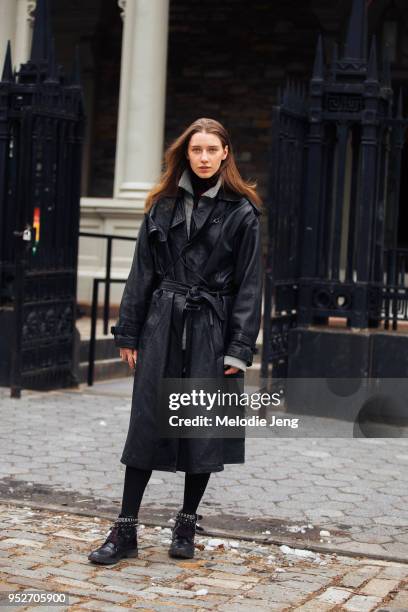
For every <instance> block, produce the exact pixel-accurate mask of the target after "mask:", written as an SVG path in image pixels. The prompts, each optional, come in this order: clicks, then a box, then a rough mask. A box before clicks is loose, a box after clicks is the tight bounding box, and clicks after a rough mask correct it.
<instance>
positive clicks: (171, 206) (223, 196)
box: [149, 169, 242, 241]
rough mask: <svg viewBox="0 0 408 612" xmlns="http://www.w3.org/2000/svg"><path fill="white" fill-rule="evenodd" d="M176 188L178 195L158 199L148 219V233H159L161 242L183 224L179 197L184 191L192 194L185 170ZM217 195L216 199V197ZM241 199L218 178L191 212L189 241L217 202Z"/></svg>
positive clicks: (183, 216) (181, 199) (182, 203)
mask: <svg viewBox="0 0 408 612" xmlns="http://www.w3.org/2000/svg"><path fill="white" fill-rule="evenodd" d="M178 187H179V192H178V195H173V196H163V197H162V198H160V205H159V206H157V207H156V206H155V209H156V210H155V213H154V215H153V217H154V218H151V217H150V224H149V227H150V231H155V230H157V231H159V235H160V238H159V239H160V240H161V241H163V240H167V234H168V231H169V229H171V228H173V227H176V226H177V225H179V224H180V223H183V222H185V219H186V217H185V209H184V202H183V197H180V196H182V193H181V192H182V190H185V191H187V192H188V193H190V194H192V193H193V190H192V187H191V181H190V178H189V176H188V171H187V169H186V170H185V171H184V172H183V174H182V175H181V177H180V180H179V183H178ZM190 190H191V191H190ZM217 195H218V197H216V196H217ZM241 199H242V196H240V195H238V194H237V193H234V192H232V191H230V190H229V189H227V188H226V187H225V186H224V185H223V182H222V178H221V177H220V178H219V179H218V181H217V183H216V184H215V185H214V186H213V187H211V188H210V189H209V190H208V191H206V192H205V193H203V194H202V197H201V198H200V201H199V202H198V204H197V207H196V208H195V209H194V210H193V218H194V223H195V227H196V229H195V232H194V234H192V235H191V234H190V240H192V239H193V238H195V236H196V235H197V234H198V232H199V230H201V228H202V227H203V226H204V225H205V223H206V221H207V220H208V217H209V216H210V214H211V213H212V212H213V211H214V210H215V208H216V205H217V202H221V201H222V202H239V201H240V200H241ZM158 204H159V203H158ZM149 233H150V232H149Z"/></svg>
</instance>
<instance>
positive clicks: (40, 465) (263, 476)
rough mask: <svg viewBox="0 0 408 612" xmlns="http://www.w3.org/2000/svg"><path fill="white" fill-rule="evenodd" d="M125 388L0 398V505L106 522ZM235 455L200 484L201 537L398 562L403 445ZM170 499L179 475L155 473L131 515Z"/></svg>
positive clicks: (405, 476) (339, 443) (250, 448)
mask: <svg viewBox="0 0 408 612" xmlns="http://www.w3.org/2000/svg"><path fill="white" fill-rule="evenodd" d="M131 382H132V381H131V379H123V380H121V381H113V382H111V383H99V384H96V385H95V386H94V387H93V388H92V389H88V388H87V387H86V386H83V387H81V388H80V389H79V390H65V391H55V392H49V393H36V392H28V391H25V392H23V396H22V399H21V400H12V399H10V398H9V395H8V390H6V389H2V390H0V415H1V430H0V498H1V499H3V500H4V499H15V500H17V501H18V500H25V501H26V502H27V503H34V502H35V503H37V504H47V503H50V504H53V505H54V506H55V505H57V506H60V507H62V506H69V507H70V508H71V509H74V510H75V509H80V510H81V509H84V510H88V511H91V512H93V513H95V514H98V515H99V516H106V517H112V516H116V514H117V512H118V509H119V507H120V501H121V496H122V486H123V475H124V469H125V468H124V466H123V465H122V464H121V463H120V461H119V460H120V455H121V452H122V448H123V444H124V440H125V436H126V433H127V426H128V420H129V411H130V393H131ZM246 448H247V459H246V463H245V465H237V466H226V469H225V470H224V471H223V472H221V473H217V474H214V475H212V477H211V479H210V484H209V488H208V490H207V492H206V495H205V497H204V500H203V502H202V504H201V506H200V512H201V513H202V514H203V515H204V519H203V526H205V527H206V528H207V529H208V530H210V531H211V532H213V533H219V532H220V531H221V532H222V533H227V534H228V533H232V534H235V535H236V534H240V535H242V534H244V535H245V534H246V535H247V536H248V537H250V538H251V539H257V540H258V541H262V542H269V543H271V542H274V543H278V544H289V545H295V546H298V547H309V548H311V549H313V550H320V551H323V552H324V551H327V550H330V551H337V552H338V553H339V554H340V553H342V552H347V553H351V554H364V555H365V556H368V557H370V556H371V558H379V559H385V558H386V559H392V560H397V561H400V560H401V561H408V514H407V502H408V489H407V485H408V470H407V466H408V441H407V439H406V438H378V439H364V438H356V439H350V438H316V439H314V438H308V439H305V438H303V439H302V438H298V439H262V438H256V439H255V438H249V439H247V446H246ZM182 492H183V474H181V473H178V474H173V473H166V472H155V473H154V474H153V477H152V479H151V481H150V483H149V485H148V488H147V491H146V495H145V498H144V502H143V507H142V513H141V516H142V519H144V520H145V521H146V522H148V521H150V522H151V523H153V524H166V523H167V521H168V519H169V518H170V517H171V516H172V515H174V513H175V511H176V510H177V509H178V508H179V507H180V503H181V501H182ZM322 529H323V530H325V531H326V532H328V533H326V534H323V535H322V534H321V533H320V531H321V530H322ZM217 530H218V531H217Z"/></svg>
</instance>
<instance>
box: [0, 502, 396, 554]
mask: <svg viewBox="0 0 408 612" xmlns="http://www.w3.org/2000/svg"><path fill="white" fill-rule="evenodd" d="M0 505H5V506H19V507H27V508H30V509H34V510H48V511H51V512H61V513H63V514H73V515H77V516H86V517H92V518H93V517H95V516H98V518H102V519H107V520H110V521H113V520H114V519H115V518H116V515H113V514H109V513H107V512H98V514H97V515H96V513H95V512H90V511H88V510H84V509H82V508H78V507H76V506H69V507H68V506H60V505H58V504H46V503H39V502H29V501H27V500H20V499H13V498H3V497H0ZM143 524H145V525H147V526H148V527H163V528H165V527H169V524H168V522H163V521H160V520H154V519H153V520H143ZM199 535H203V536H211V537H217V538H228V539H231V540H242V541H244V542H256V543H258V544H267V545H275V546H282V545H286V546H290V547H291V548H299V545H300V542H299V540H294V539H291V538H285V539H279V538H268V537H263V536H257V535H252V534H248V533H245V532H239V531H228V530H225V529H224V530H214V529H211V530H208V531H207V530H204V531H203V532H199ZM301 544H302V548H303V549H307V550H311V551H313V552H316V553H322V554H331V555H338V556H342V557H350V558H354V559H372V560H373V561H387V562H393V563H402V564H404V565H405V564H407V565H408V546H407V556H406V557H399V556H395V555H387V554H375V553H370V552H367V553H361V552H358V553H357V552H355V551H353V550H344V549H341V548H337V547H336V546H330V547H329V546H324V545H319V544H317V543H315V542H310V541H308V540H305V541H302V543H301Z"/></svg>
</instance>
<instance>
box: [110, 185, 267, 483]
mask: <svg viewBox="0 0 408 612" xmlns="http://www.w3.org/2000/svg"><path fill="white" fill-rule="evenodd" d="M178 193H179V194H180V191H179V192H178ZM259 216H260V211H259V210H258V209H257V208H256V207H255V206H254V205H253V204H252V203H251V202H249V200H248V199H246V198H244V197H241V196H239V195H236V194H234V193H229V192H227V191H226V190H225V189H224V188H223V187H221V188H220V190H219V192H218V194H217V196H216V197H215V198H209V197H206V196H203V197H202V198H201V199H200V200H199V203H198V205H197V206H196V208H195V209H194V210H193V213H192V219H191V227H190V238H188V236H187V228H186V219H185V212H184V205H183V199H182V197H177V196H174V197H163V198H161V199H160V200H158V201H157V202H156V203H155V204H154V206H153V207H152V208H151V209H150V211H149V212H148V213H145V216H144V220H143V223H142V225H141V228H140V230H139V235H138V241H137V244H136V249H135V254H134V258H133V263H132V268H131V271H130V274H129V277H128V280H127V283H126V286H125V290H124V293H123V297H122V301H121V305H120V311H119V320H118V323H117V325H116V326H115V327H113V328H112V333H113V334H114V336H115V343H116V345H117V346H118V347H123V348H136V349H138V358H137V363H136V370H135V377H134V386H133V398H132V409H131V415H130V423H129V431H128V435H127V439H126V443H125V446H124V449H123V453H122V457H121V462H122V463H124V464H125V465H130V466H134V467H137V468H139V469H146V470H147V469H156V470H165V471H177V470H180V471H185V472H190V473H202V472H216V471H221V470H223V469H224V464H225V463H243V462H244V455H245V453H244V451H245V446H244V439H241V438H228V439H226V438H204V439H201V438H194V439H192V438H189V439H185V438H184V439H181V438H177V439H174V438H172V439H169V438H160V437H159V435H158V427H157V422H156V420H155V411H154V410H152V406H153V405H155V402H156V401H157V393H158V389H159V385H160V381H161V380H162V379H163V378H164V377H168V378H181V377H182V376H189V377H193V378H216V377H225V378H226V376H225V375H224V365H223V360H224V355H227V354H228V355H230V356H233V357H234V356H235V357H238V358H239V359H242V360H243V361H245V362H246V363H247V366H249V365H251V364H252V355H253V351H254V347H255V342H256V339H257V336H258V332H259V327H260V321H261V297H262V271H261V244H260V222H259ZM184 321H186V337H187V345H186V351H185V359H184V367H185V373H184V374H183V373H182V367H183V363H182V344H181V343H182V330H183V325H184ZM236 376H238V377H243V376H244V374H243V372H242V371H240V372H239V373H238V374H237V375H236Z"/></svg>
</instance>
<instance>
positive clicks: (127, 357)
mask: <svg viewBox="0 0 408 612" xmlns="http://www.w3.org/2000/svg"><path fill="white" fill-rule="evenodd" d="M119 354H120V358H121V359H122V361H125V362H126V361H127V362H128V364H129V367H130V368H131V369H132V370H134V369H135V366H136V361H137V350H136V349H128V348H121V349H119Z"/></svg>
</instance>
